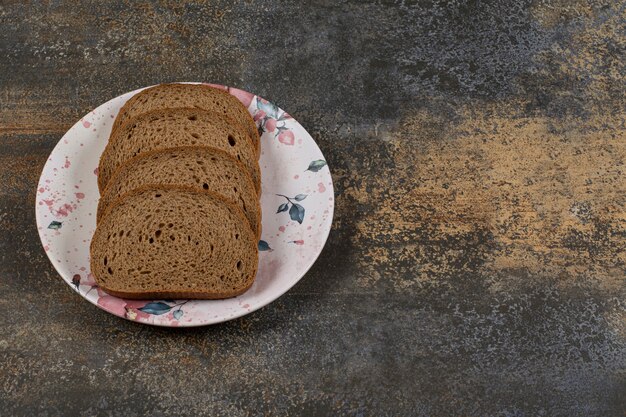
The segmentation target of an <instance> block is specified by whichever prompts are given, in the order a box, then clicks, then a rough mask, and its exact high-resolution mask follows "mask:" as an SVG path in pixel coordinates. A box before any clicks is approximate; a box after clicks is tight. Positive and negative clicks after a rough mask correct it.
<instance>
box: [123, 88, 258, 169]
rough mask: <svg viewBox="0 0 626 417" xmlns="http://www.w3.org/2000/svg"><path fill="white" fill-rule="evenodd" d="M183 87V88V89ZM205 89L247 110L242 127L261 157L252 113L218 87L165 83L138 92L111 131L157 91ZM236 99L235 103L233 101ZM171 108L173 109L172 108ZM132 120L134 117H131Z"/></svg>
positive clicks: (128, 101)
mask: <svg viewBox="0 0 626 417" xmlns="http://www.w3.org/2000/svg"><path fill="white" fill-rule="evenodd" d="M181 86H182V87H181ZM190 87H193V88H204V89H210V91H211V93H214V94H218V95H219V94H222V95H226V96H229V98H228V100H229V101H232V103H233V104H235V102H236V104H235V105H236V106H238V107H240V108H241V109H244V110H245V113H244V117H245V118H246V123H245V124H246V125H245V126H242V127H243V128H244V129H245V130H246V132H247V133H248V137H249V138H250V142H251V143H252V145H253V146H254V148H255V151H256V155H257V158H258V157H259V156H260V155H261V138H260V136H259V131H258V129H257V126H256V123H255V122H254V119H253V118H252V116H251V115H250V112H248V109H246V108H245V107H244V105H243V104H242V103H241V102H240V101H239V100H238V99H237V97H235V96H233V95H232V94H230V93H229V92H227V91H225V90H222V89H219V88H216V87H212V86H210V85H208V84H182V83H163V84H157V85H155V86H152V87H148V88H146V89H144V90H141V91H140V92H138V93H137V94H135V95H134V96H132V97H131V98H129V99H128V100H127V101H126V103H124V105H123V106H122V107H121V108H120V111H119V112H118V113H117V116H116V117H115V120H114V121H113V128H112V130H111V134H112V133H113V132H114V131H115V130H116V129H117V128H119V127H121V126H122V125H124V124H125V121H123V120H122V119H123V116H124V114H125V113H127V112H128V109H129V108H130V107H131V106H132V105H133V104H134V103H135V102H136V101H137V100H139V99H140V98H141V97H143V96H145V95H147V94H151V93H154V92H155V91H157V92H158V91H159V90H160V89H161V90H162V89H166V88H183V89H184V88H190ZM232 99H234V101H233V100H232ZM170 108H171V107H170ZM131 118H132V117H131Z"/></svg>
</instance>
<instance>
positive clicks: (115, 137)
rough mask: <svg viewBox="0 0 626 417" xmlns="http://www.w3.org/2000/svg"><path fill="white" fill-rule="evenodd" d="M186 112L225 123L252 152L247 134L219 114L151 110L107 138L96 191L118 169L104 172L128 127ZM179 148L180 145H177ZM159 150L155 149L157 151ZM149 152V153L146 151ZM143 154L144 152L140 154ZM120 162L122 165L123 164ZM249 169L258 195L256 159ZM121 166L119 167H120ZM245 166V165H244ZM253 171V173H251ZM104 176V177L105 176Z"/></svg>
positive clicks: (100, 162) (233, 122) (189, 108)
mask: <svg viewBox="0 0 626 417" xmlns="http://www.w3.org/2000/svg"><path fill="white" fill-rule="evenodd" d="M188 112H194V113H201V114H203V115H204V116H206V118H207V119H213V118H214V119H218V120H221V122H222V123H225V124H226V125H228V126H229V127H231V128H232V129H234V130H235V131H238V134H239V136H240V137H244V138H246V139H245V140H246V141H247V142H246V144H244V145H243V148H245V147H249V148H250V149H251V150H253V149H254V148H253V145H252V144H251V142H250V138H249V137H248V135H247V134H245V132H244V131H243V129H242V128H241V127H240V126H239V125H238V124H237V123H236V122H235V121H234V120H232V119H230V118H228V117H227V116H224V115H222V114H219V113H215V112H212V111H207V110H203V109H198V108H192V107H177V108H167V109H159V110H151V111H149V112H145V113H142V114H140V115H138V116H135V117H133V118H130V119H128V120H127V121H126V122H125V123H124V124H123V125H122V126H121V127H120V128H118V129H116V130H115V131H114V132H112V133H111V135H110V136H109V142H108V143H107V145H106V147H105V148H104V151H103V152H102V154H101V155H100V160H99V163H98V167H99V175H98V190H99V191H100V192H101V193H102V192H103V191H104V190H105V188H106V186H107V183H108V182H109V181H110V179H111V178H112V177H113V175H115V171H117V169H119V166H117V167H114V168H113V169H112V170H111V171H112V172H108V171H109V170H108V168H107V170H105V169H104V168H105V166H108V165H109V164H110V160H111V159H112V158H114V155H112V152H113V151H112V149H113V147H114V146H115V145H116V144H117V142H119V141H121V140H124V139H123V136H124V134H125V133H126V132H127V131H128V129H129V127H130V126H131V125H135V124H140V123H146V124H147V123H149V122H148V120H149V119H151V118H154V117H164V116H167V115H168V114H172V113H173V114H175V115H179V116H180V115H184V114H187V113H188ZM178 146H181V145H178ZM182 146H192V145H182ZM204 146H208V145H204ZM165 148H167V146H165V147H163V148H160V149H165ZM158 149H159V148H157V149H155V150H158ZM147 152H150V151H147ZM142 153H145V152H142ZM126 161H127V160H125V161H124V162H126ZM124 162H122V164H123V163H124ZM250 164H251V165H250V167H248V166H246V169H247V170H248V172H250V174H251V176H253V175H252V174H253V172H254V177H256V178H255V179H254V180H253V183H254V188H255V190H256V192H257V194H259V193H260V191H261V180H260V178H261V174H260V171H261V170H260V167H259V164H258V161H257V160H256V159H253V160H250ZM120 166H121V165H120ZM244 166H245V165H244ZM252 171H253V172H252ZM105 174H106V175H105Z"/></svg>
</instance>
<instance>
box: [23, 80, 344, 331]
mask: <svg viewBox="0 0 626 417" xmlns="http://www.w3.org/2000/svg"><path fill="white" fill-rule="evenodd" d="M212 86H214V87H216V88H223V89H227V91H228V92H230V93H231V94H233V95H234V96H235V97H237V98H238V99H239V100H240V101H241V102H242V103H244V105H245V106H246V107H247V108H248V110H249V111H250V114H251V115H252V116H253V117H254V119H255V121H256V122H257V125H258V126H259V127H260V128H261V129H262V130H263V135H262V136H261V158H260V160H259V163H260V166H261V174H262V197H261V206H262V209H263V235H262V240H261V241H260V242H259V249H260V252H259V272H258V274H257V277H256V280H255V282H254V285H253V286H252V288H250V289H249V290H248V291H247V292H246V293H244V294H242V295H240V296H238V297H235V298H231V299H227V300H189V301H188V300H149V301H145V300H143V301H138V300H125V299H121V298H117V297H113V296H110V295H108V294H106V293H105V292H104V291H102V290H100V289H99V288H98V287H97V285H96V283H95V281H94V279H93V275H91V273H90V271H89V243H90V241H91V237H92V235H93V232H94V230H95V227H96V220H95V214H96V207H97V204H98V198H99V194H98V187H97V184H96V176H97V167H98V160H99V158H100V154H101V153H102V151H103V150H104V147H105V145H106V143H107V140H108V137H109V133H110V131H111V126H112V124H113V119H114V118H115V116H116V115H117V112H118V111H119V109H120V107H121V106H122V105H123V104H124V103H125V102H126V100H128V99H129V98H130V97H131V96H132V95H134V94H136V93H137V92H139V91H141V90H136V91H132V92H130V93H126V94H124V95H122V96H119V97H116V98H114V99H113V100H110V101H108V102H106V103H104V104H103V105H101V106H100V107H98V108H96V109H95V110H94V111H92V112H90V113H89V114H87V115H86V116H85V117H83V118H82V119H80V120H79V121H78V122H77V123H76V124H75V125H74V126H72V128H71V129H70V130H68V131H67V133H66V134H65V135H64V136H63V138H62V139H61V140H60V141H59V143H58V144H57V146H56V147H55V148H54V150H53V151H52V153H51V154H50V157H49V158H48V161H47V163H46V165H45V167H44V169H43V172H42V174H41V178H40V179H39V185H38V187H37V188H38V189H37V200H36V203H35V204H36V205H35V209H36V216H37V227H38V230H39V236H40V238H41V242H42V244H43V246H44V250H45V251H46V253H47V254H48V257H49V258H50V261H52V264H53V265H54V267H55V268H56V270H57V271H58V272H59V274H61V277H62V278H63V280H65V282H66V283H67V284H68V285H70V286H71V287H72V288H73V289H74V290H75V291H77V292H78V293H79V294H80V295H81V296H82V297H84V298H86V299H87V300H89V301H90V302H91V303H93V304H95V305H97V306H98V307H100V308H102V309H103V310H106V311H108V312H109V313H112V314H115V315H116V316H120V317H124V318H127V319H129V320H133V321H137V322H140V323H146V324H153V325H159V326H183V327H189V326H202V325H207V324H213V323H220V322H223V321H227V320H231V319H234V318H236V317H241V316H243V315H245V314H248V313H250V312H252V311H255V310H257V309H259V308H261V307H263V306H265V305H267V304H269V303H271V302H272V301H274V300H275V299H276V298H278V297H280V296H281V295H282V294H284V293H285V292H286V291H287V290H289V289H290V288H291V287H292V286H293V285H294V284H296V283H297V282H298V281H299V280H300V278H302V276H304V274H305V273H306V272H307V271H308V270H309V268H310V267H311V266H312V265H313V263H314V262H315V260H316V259H317V257H318V256H319V254H320V252H321V251H322V248H323V247H324V244H325V243H326V238H327V237H328V234H329V232H330V226H331V223H332V218H333V208H334V194H333V182H332V178H331V176H330V172H329V170H328V167H327V166H326V162H325V159H324V156H323V155H322V152H321V151H320V149H319V148H318V146H317V144H316V143H315V141H314V140H313V138H311V135H309V134H308V133H307V132H306V130H304V128H303V127H302V126H301V125H300V124H299V123H298V122H297V121H295V120H294V119H293V118H291V116H289V114H287V113H286V112H284V111H283V110H282V109H280V108H278V107H277V106H275V105H274V104H272V103H270V102H268V101H266V100H264V99H262V98H260V97H258V96H255V95H253V94H250V93H248V92H245V91H242V90H238V89H235V88H227V87H224V86H218V85H213V84H212ZM294 205H297V206H296V208H294V209H293V210H291V208H292V207H294ZM298 206H299V207H301V208H302V210H298V209H297V208H298ZM291 213H293V216H292V214H291ZM292 217H293V218H292Z"/></svg>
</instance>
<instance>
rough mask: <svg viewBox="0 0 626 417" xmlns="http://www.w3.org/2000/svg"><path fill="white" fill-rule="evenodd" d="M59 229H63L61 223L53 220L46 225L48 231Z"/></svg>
mask: <svg viewBox="0 0 626 417" xmlns="http://www.w3.org/2000/svg"><path fill="white" fill-rule="evenodd" d="M61 227H63V223H62V222H58V221H56V220H53V221H52V222H50V224H49V225H48V229H53V230H59V229H60V228H61Z"/></svg>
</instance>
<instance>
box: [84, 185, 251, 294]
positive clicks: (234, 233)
mask: <svg viewBox="0 0 626 417" xmlns="http://www.w3.org/2000/svg"><path fill="white" fill-rule="evenodd" d="M90 251H91V260H90V263H91V272H92V273H93V274H94V276H95V278H96V282H97V284H98V285H99V286H100V288H101V289H103V290H104V291H106V292H107V293H109V294H111V295H114V296H116V297H123V298H135V299H151V298H206V299H216V298H228V297H234V296H236V295H239V294H241V293H243V292H244V291H246V290H247V289H248V288H250V286H251V285H252V283H253V281H254V278H255V276H256V272H257V266H258V250H257V241H256V237H255V236H254V234H253V233H252V230H251V229H250V227H249V225H248V222H247V221H246V219H245V217H244V216H243V213H241V210H239V208H237V207H236V206H234V205H231V204H230V203H228V202H227V201H226V200H224V199H223V198H222V197H220V196H219V195H217V194H214V193H210V192H198V191H195V190H193V189H191V188H187V187H178V186H165V185H161V186H158V187H143V188H138V189H136V190H134V191H131V192H130V193H128V194H125V195H123V196H122V197H120V198H118V199H117V200H116V201H115V202H114V203H113V204H112V205H111V206H110V207H109V209H108V211H107V212H106V214H105V216H104V217H103V218H102V221H101V222H100V224H99V225H98V227H97V228H96V232H95V233H94V236H93V239H92V241H91V247H90Z"/></svg>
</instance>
